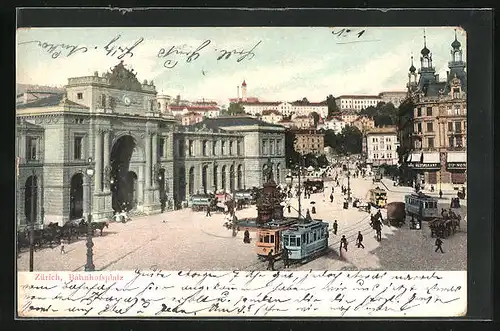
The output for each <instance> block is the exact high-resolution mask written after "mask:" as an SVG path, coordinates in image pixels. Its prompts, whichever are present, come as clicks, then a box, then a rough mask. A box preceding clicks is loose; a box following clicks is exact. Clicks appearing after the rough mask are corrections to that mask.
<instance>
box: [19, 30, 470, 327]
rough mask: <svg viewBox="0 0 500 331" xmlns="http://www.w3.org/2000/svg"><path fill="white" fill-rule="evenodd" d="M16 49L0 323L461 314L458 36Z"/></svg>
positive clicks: (197, 39)
mask: <svg viewBox="0 0 500 331" xmlns="http://www.w3.org/2000/svg"><path fill="white" fill-rule="evenodd" d="M16 44H17V46H16V47H17V62H16V76H17V77H16V80H17V91H16V92H17V93H16V192H17V196H16V202H17V205H16V234H17V236H16V238H17V245H16V248H17V255H18V256H17V260H16V264H17V303H16V305H17V314H18V318H24V317H38V318H44V317H51V318H54V317H70V318H75V317H88V318H96V317H101V318H109V317H128V318H139V317H158V318H159V317H182V318H191V317H196V318H199V317H244V318H251V317H342V316H345V317H384V318H389V317H430V316H431V317H452V316H464V315H465V314H466V312H467V196H468V191H467V62H466V61H467V59H466V49H467V35H466V31H465V30H463V29H461V28H460V27H449V26H448V27H440V26H436V27H419V26H414V27H362V26H348V27H134V28H130V27H124V28H118V27H95V28H69V27H59V28H29V29H24V28H22V29H18V30H17V35H16Z"/></svg>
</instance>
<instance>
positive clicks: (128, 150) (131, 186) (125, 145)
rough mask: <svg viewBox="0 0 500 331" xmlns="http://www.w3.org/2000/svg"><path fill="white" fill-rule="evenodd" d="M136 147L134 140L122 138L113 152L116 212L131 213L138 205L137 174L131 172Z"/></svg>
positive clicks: (113, 188)
mask: <svg viewBox="0 0 500 331" xmlns="http://www.w3.org/2000/svg"><path fill="white" fill-rule="evenodd" d="M135 147H136V143H135V140H134V138H132V137H131V136H128V135H127V136H123V137H120V138H119V139H118V140H117V141H116V142H115V144H114V145H113V148H112V150H111V160H110V165H111V178H110V184H111V185H110V188H111V192H112V204H113V210H115V211H122V210H125V211H129V210H131V209H133V208H135V206H136V204H137V174H136V173H135V172H133V171H129V168H130V160H131V158H132V153H133V152H134V149H135Z"/></svg>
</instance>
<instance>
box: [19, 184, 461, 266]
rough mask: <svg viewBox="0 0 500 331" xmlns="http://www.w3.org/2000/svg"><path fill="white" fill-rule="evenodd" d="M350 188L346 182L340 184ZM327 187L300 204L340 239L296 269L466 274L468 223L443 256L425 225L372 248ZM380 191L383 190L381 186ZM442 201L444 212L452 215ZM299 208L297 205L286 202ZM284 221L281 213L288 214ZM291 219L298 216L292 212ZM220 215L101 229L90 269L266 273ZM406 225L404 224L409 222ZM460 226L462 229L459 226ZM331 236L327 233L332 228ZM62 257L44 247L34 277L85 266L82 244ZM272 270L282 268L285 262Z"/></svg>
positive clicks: (365, 227) (363, 225)
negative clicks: (344, 245)
mask: <svg viewBox="0 0 500 331" xmlns="http://www.w3.org/2000/svg"><path fill="white" fill-rule="evenodd" d="M342 180H343V183H344V184H345V185H347V179H345V178H344V179H342ZM384 184H386V185H387V188H388V189H389V190H388V202H391V201H404V195H405V194H407V193H408V192H410V191H411V189H409V188H403V187H395V188H393V187H391V186H390V185H392V181H384ZM331 185H333V183H332V182H326V186H327V187H326V188H325V192H324V193H318V194H313V195H312V196H311V199H306V200H304V199H303V200H302V205H303V208H304V209H305V208H310V206H311V204H310V202H311V201H315V202H316V209H317V214H316V215H312V216H313V217H314V218H319V219H323V220H325V221H328V222H329V223H330V224H333V221H334V220H335V219H337V220H338V224H339V231H338V233H337V235H336V236H335V235H333V233H330V237H329V245H330V249H329V250H328V253H327V254H325V255H324V256H321V257H319V258H317V259H316V260H313V261H310V262H308V263H305V264H302V265H295V266H293V267H292V269H298V270H309V269H313V270H323V269H329V270H466V263H467V261H466V257H467V245H466V243H467V242H466V231H467V226H466V223H465V224H462V225H461V226H462V230H461V232H459V233H457V234H455V235H454V236H451V237H450V238H448V239H445V240H443V241H444V244H443V249H444V251H445V253H444V254H441V253H435V252H434V248H435V247H434V241H435V239H434V238H431V237H430V230H429V229H428V227H427V224H425V223H424V226H423V229H422V230H421V231H418V230H410V229H409V228H408V224H406V225H405V226H403V227H402V228H395V227H389V226H384V227H383V228H382V241H381V242H377V241H376V239H375V231H374V230H372V229H371V227H370V226H369V224H368V223H369V214H368V213H365V212H360V211H358V210H357V209H354V208H349V209H348V210H345V209H343V208H342V202H343V197H342V195H341V192H340V187H335V193H334V196H335V200H334V202H333V203H330V201H329V195H330V191H331ZM378 185H379V186H382V185H381V183H378ZM374 186H375V185H374V184H373V183H372V180H371V178H369V179H361V178H357V179H352V178H351V188H352V192H353V197H358V198H360V199H361V200H365V199H366V198H367V192H368V190H369V189H370V188H372V187H374ZM450 197H451V195H449V196H448V195H447V196H445V197H443V199H442V201H443V202H442V206H443V207H446V208H449V198H450ZM290 203H291V205H292V206H293V207H294V208H297V205H298V201H297V199H292V200H291V202H290ZM461 203H462V205H463V206H462V208H461V214H462V218H463V217H464V215H465V213H466V202H465V201H463V200H462V201H461ZM285 214H287V212H286V208H285ZM292 214H294V215H296V214H297V212H296V211H294V210H292ZM236 215H237V217H238V218H243V217H255V216H256V209H255V206H251V207H250V208H247V209H244V210H242V211H238V212H237V214H236ZM223 223H224V216H223V215H222V214H215V213H214V214H213V215H212V217H205V213H204V212H192V211H191V210H190V209H184V210H178V211H173V212H168V213H164V214H159V215H153V216H148V217H136V218H134V219H133V220H132V221H131V222H128V223H125V224H122V223H111V224H110V225H109V228H108V229H104V232H103V233H104V234H103V236H102V237H101V236H99V235H97V236H96V237H94V244H95V246H94V263H95V266H96V270H130V269H135V268H149V267H151V266H157V267H159V268H162V269H170V270H175V269H192V270H231V269H233V270H234V269H239V270H265V267H266V264H265V263H264V262H260V261H259V260H258V258H257V256H256V254H255V241H254V238H253V236H254V235H255V233H251V236H252V243H251V244H244V243H243V240H242V239H243V233H242V232H239V233H238V235H237V237H232V234H231V230H227V229H226V228H225V227H223ZM407 223H408V222H407ZM462 223H464V222H462ZM330 229H331V226H330ZM358 231H361V232H362V233H363V235H364V242H363V244H364V245H365V249H361V248H357V247H356V245H355V239H356V236H357V233H358ZM342 235H346V237H347V238H348V241H349V246H348V252H345V251H342V254H341V256H340V257H339V246H340V242H339V241H340V238H341V236H342ZM65 249H66V251H67V254H61V253H60V247H59V246H57V247H54V248H53V249H50V248H44V249H42V250H39V251H36V252H35V267H34V269H35V270H44V271H48V270H66V271H81V270H83V266H84V264H85V261H86V246H85V240H80V241H78V242H73V243H71V244H66V245H65ZM17 262H18V270H23V271H26V270H28V264H29V253H28V252H23V253H21V254H20V255H19V258H18V260H17ZM275 267H276V268H277V269H281V268H282V267H283V266H282V262H277V263H276V265H275Z"/></svg>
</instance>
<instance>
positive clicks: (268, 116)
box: [260, 110, 283, 124]
mask: <svg viewBox="0 0 500 331" xmlns="http://www.w3.org/2000/svg"><path fill="white" fill-rule="evenodd" d="M260 119H261V120H262V121H264V122H266V123H271V124H277V123H279V122H280V121H281V120H282V119H283V115H281V114H280V112H279V111H277V110H264V111H263V112H262V115H261V116H260Z"/></svg>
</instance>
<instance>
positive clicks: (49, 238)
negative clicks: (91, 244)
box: [17, 219, 108, 250]
mask: <svg viewBox="0 0 500 331" xmlns="http://www.w3.org/2000/svg"><path fill="white" fill-rule="evenodd" d="M105 227H106V228H107V227H108V223H107V222H92V223H91V229H90V233H91V234H92V235H94V233H95V231H96V230H100V234H101V235H102V231H103V229H104V228H105ZM88 234H89V227H88V222H87V221H85V220H84V219H76V220H71V221H68V222H66V223H65V224H64V225H63V226H59V224H57V223H49V224H47V225H44V226H43V228H39V229H34V230H33V246H34V248H35V249H37V248H42V247H43V246H49V247H51V248H52V247H53V245H54V244H56V245H58V244H60V243H61V241H62V240H66V241H67V242H68V243H70V242H71V240H72V239H76V240H78V239H80V238H81V237H86V236H87V235H88ZM29 246H30V229H29V228H27V227H26V228H24V229H23V230H20V231H18V232H17V249H18V250H21V248H27V247H29Z"/></svg>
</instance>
